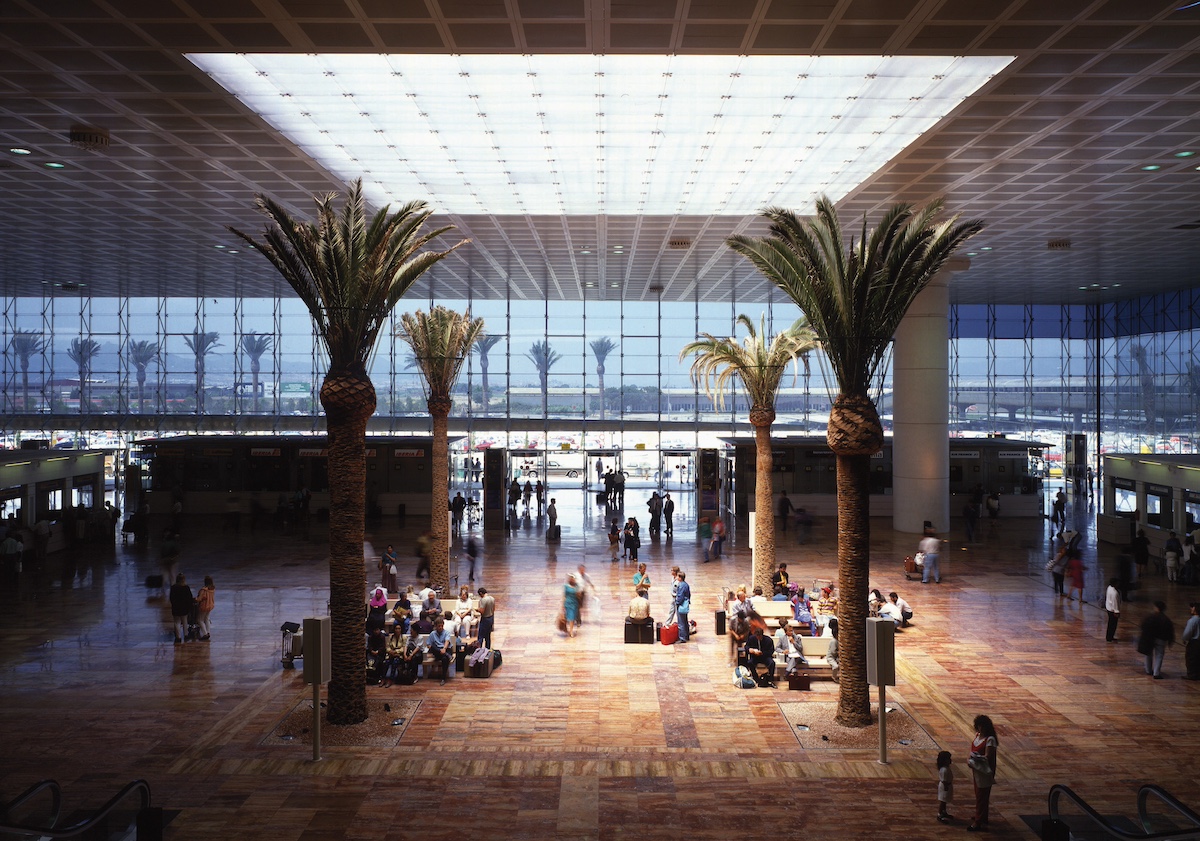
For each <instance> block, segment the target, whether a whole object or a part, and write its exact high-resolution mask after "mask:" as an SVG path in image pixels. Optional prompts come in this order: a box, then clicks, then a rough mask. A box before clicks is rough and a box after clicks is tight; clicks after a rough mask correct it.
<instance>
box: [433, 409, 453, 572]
mask: <svg viewBox="0 0 1200 841" xmlns="http://www.w3.org/2000/svg"><path fill="white" fill-rule="evenodd" d="M428 406H429V415H430V417H432V418H433V453H432V456H433V514H432V515H431V516H430V522H429V533H430V535H431V536H432V541H431V545H430V549H429V583H430V584H432V585H433V586H434V587H442V588H443V592H445V593H449V592H450V590H449V587H450V523H449V522H448V520H449V513H448V509H449V505H450V444H449V439H448V435H447V432H446V426H447V418H449V417H450V399H449V398H446V397H431V398H429V401H428Z"/></svg>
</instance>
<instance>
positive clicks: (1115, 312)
mask: <svg viewBox="0 0 1200 841" xmlns="http://www.w3.org/2000/svg"><path fill="white" fill-rule="evenodd" d="M750 272H751V270H750V269H749V268H748V267H745V266H744V265H742V264H740V263H738V262H735V261H731V262H730V265H729V268H728V273H727V278H726V281H725V283H724V284H723V285H722V287H723V288H725V289H728V290H731V291H729V292H728V294H709V295H707V296H702V295H701V294H700V293H699V292H697V291H693V292H692V293H691V298H690V299H689V300H682V301H681V300H662V299H661V293H652V292H651V293H648V292H643V293H641V294H639V296H638V298H637V300H624V299H623V298H622V297H620V296H619V294H618V293H619V292H620V289H619V288H618V289H615V290H610V289H609V288H608V287H607V286H605V287H600V286H599V285H593V286H589V287H587V288H585V289H584V290H583V296H582V298H581V299H578V300H556V299H551V298H548V297H547V296H545V295H544V294H543V295H539V296H537V297H529V296H521V295H518V294H515V293H510V295H509V297H508V298H504V299H496V298H495V297H483V296H481V297H479V298H474V297H468V298H466V299H458V298H456V299H447V298H445V297H444V296H439V295H438V294H437V291H436V290H434V289H430V288H428V287H426V288H423V289H422V290H420V291H419V293H418V294H417V295H414V296H413V297H410V298H408V299H405V300H404V301H403V302H402V303H401V306H400V307H399V308H398V310H399V311H401V312H402V311H414V310H416V309H424V308H427V307H428V306H429V305H430V304H432V303H439V304H444V305H446V306H449V307H452V308H454V309H458V310H465V309H467V308H468V307H469V308H470V309H471V312H472V314H473V315H476V316H480V317H482V318H484V319H485V321H486V324H487V334H488V335H489V337H490V339H489V343H488V344H487V346H486V347H482V346H481V347H480V348H477V350H476V352H474V353H472V355H471V357H470V359H469V360H468V361H467V364H466V366H465V368H464V376H463V377H462V379H461V381H460V383H459V386H458V389H457V391H456V393H455V395H454V398H455V399H454V408H453V413H452V417H453V418H454V419H456V420H457V422H458V423H459V424H465V425H466V428H467V429H468V430H469V431H470V434H471V436H472V446H478V445H481V444H486V443H487V442H489V441H491V442H493V443H496V444H502V445H506V446H512V447H518V448H520V447H528V448H536V449H541V450H546V449H549V450H557V449H560V448H562V447H563V446H564V445H565V446H566V447H567V448H570V449H573V450H576V449H577V450H583V449H605V448H612V449H623V450H632V449H635V448H637V446H638V445H639V444H640V445H642V446H643V447H645V448H647V449H651V450H656V449H660V448H661V449H694V448H695V447H697V446H716V445H717V444H716V442H718V440H719V439H720V438H722V437H728V436H731V435H748V434H749V429H748V426H747V424H746V410H747V407H746V404H745V401H744V399H743V398H742V396H741V395H740V394H737V393H734V394H731V395H728V396H727V399H726V401H725V403H724V406H723V407H722V406H720V405H718V404H716V403H715V402H714V401H713V400H712V399H710V398H709V397H708V396H707V395H706V394H705V393H704V391H703V389H700V388H697V387H696V386H695V385H694V384H693V383H692V382H691V380H690V378H689V375H688V370H689V365H690V361H689V360H686V359H685V360H680V359H679V351H680V349H681V348H682V347H683V346H684V345H685V344H687V343H688V342H690V341H692V340H693V339H695V338H696V337H697V336H698V335H699V334H701V333H712V334H714V335H719V336H721V335H724V336H728V335H731V334H732V332H733V331H734V321H735V318H736V316H737V315H738V314H739V313H743V312H744V313H745V314H746V315H748V316H750V317H751V318H752V319H754V320H755V321H756V322H757V320H758V318H759V317H760V315H762V314H765V315H766V317H767V322H768V330H769V331H773V330H775V329H779V328H783V327H785V326H788V325H790V324H791V323H792V322H793V321H794V320H795V319H796V318H797V317H798V316H799V315H800V313H799V311H798V310H797V309H796V307H795V306H794V305H792V304H791V303H790V302H788V301H784V300H781V297H780V296H778V295H777V294H776V295H773V296H772V297H770V298H768V299H767V300H765V301H755V302H754V303H747V304H742V303H739V302H738V300H737V296H736V294H734V292H733V291H732V290H737V289H738V288H739V287H746V286H750V285H751V281H752V280H753V278H752V277H751V274H750ZM624 283H625V284H626V285H627V284H628V279H626V281H624ZM678 283H680V279H679V276H678V270H677V273H676V275H674V276H664V277H663V278H662V282H661V284H659V283H647V289H648V290H654V289H658V288H662V287H664V286H665V287H666V288H675V284H678ZM492 286H494V284H489V285H488V287H489V288H491V287H492ZM1198 312H1200V290H1190V291H1187V292H1181V293H1174V294H1171V295H1161V296H1156V297H1151V298H1144V299H1136V300H1130V301H1122V302H1118V303H1111V304H1099V303H1094V304H1077V305H1063V306H1045V305H1036V306H983V305H979V306H976V305H970V306H967V305H963V306H956V307H954V308H952V310H951V312H950V315H949V318H950V335H951V341H950V347H949V354H950V372H951V383H950V407H949V419H950V424H951V430H952V434H954V435H960V436H979V435H996V434H1003V435H1006V436H1009V437H1014V438H1025V439H1034V440H1040V441H1044V442H1046V443H1049V444H1052V445H1055V448H1056V449H1053V450H1051V451H1050V452H1049V458H1048V463H1047V465H1046V469H1047V471H1048V472H1050V471H1052V470H1053V469H1054V468H1055V464H1054V462H1055V460H1056V459H1061V457H1062V445H1063V442H1064V440H1065V436H1066V435H1070V434H1084V435H1086V436H1088V457H1089V460H1094V459H1095V457H1096V454H1097V452H1103V451H1114V452H1115V451H1134V452H1159V453H1191V452H1194V451H1195V448H1196V446H1197V438H1198V435H1200V430H1198V429H1197V416H1198V406H1200V317H1198V315H1197V313H1198ZM397 323H398V318H395V317H394V318H393V319H392V327H393V328H394V327H395V325H396V324H397ZM0 347H2V348H3V356H2V361H0V365H2V368H0V376H2V379H3V389H2V392H0V416H3V417H4V418H5V429H6V430H9V431H12V430H29V432H30V434H44V433H46V432H48V431H53V430H59V429H66V430H71V429H74V430H81V429H91V430H106V429H110V430H124V429H136V430H139V431H142V432H154V431H179V430H184V429H187V428H188V427H189V424H192V428H197V426H196V424H197V418H198V416H201V415H202V416H205V417H206V422H205V426H206V427H208V428H214V429H223V428H228V429H230V430H242V431H275V430H274V428H273V426H272V424H273V423H276V424H277V421H276V420H275V419H279V418H287V417H290V416H302V417H305V416H306V417H309V418H315V416H316V414H318V413H319V412H320V405H319V402H318V400H317V389H318V388H319V387H320V381H321V376H322V374H323V371H324V370H325V361H324V359H323V358H322V353H321V348H320V344H319V342H318V341H317V338H316V336H315V335H314V333H313V328H312V322H311V320H310V318H309V316H308V313H307V311H306V310H305V308H304V307H303V305H301V303H300V302H299V300H297V299H296V298H295V297H293V296H290V295H288V296H286V297H284V296H281V297H277V298H235V299H213V298H166V297H150V296H144V297H132V298H90V297H87V296H86V295H82V296H67V295H60V296H52V297H45V298H33V297H21V298H16V297H7V298H0ZM826 370H827V366H825V365H823V364H822V361H821V357H820V354H814V355H813V358H812V359H811V365H810V368H809V370H808V371H805V369H804V368H801V369H800V371H799V376H798V378H797V379H796V380H795V381H793V380H792V378H791V377H790V376H789V377H788V378H786V379H785V381H784V385H783V389H782V390H781V394H780V399H779V404H778V411H779V420H778V421H777V429H778V430H779V431H780V432H783V431H793V432H795V431H801V430H803V431H810V432H816V433H820V432H821V431H823V429H824V424H825V419H826V416H827V412H828V407H829V402H830V393H829V391H830V388H831V384H830V383H827V379H826V376H825V372H826ZM371 373H372V377H373V379H374V381H375V384H376V389H377V391H378V398H379V401H378V402H379V409H378V415H379V416H381V417H382V418H385V419H386V423H387V424H390V428H391V429H393V430H408V431H414V430H419V428H420V425H421V419H423V418H424V417H425V416H426V412H425V398H424V392H423V390H422V385H421V380H420V377H419V375H418V374H417V372H416V370H415V369H414V368H413V366H412V360H411V357H410V354H409V352H408V350H407V346H405V345H404V344H403V343H402V342H398V341H394V340H392V338H391V337H390V336H387V337H385V339H384V340H383V341H382V342H381V344H380V349H379V351H378V352H377V354H376V356H375V358H374V359H373V360H372V363H371ZM889 391H890V380H888V381H885V383H884V390H883V394H882V395H880V397H881V402H880V405H881V407H882V409H883V414H884V421H885V425H890V423H889V421H890V417H889V416H888V413H889V409H888V407H889V406H890V394H889ZM220 418H226V419H227V420H224V421H222V420H219V419H220ZM460 428H461V427H460Z"/></svg>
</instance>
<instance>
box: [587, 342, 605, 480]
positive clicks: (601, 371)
mask: <svg viewBox="0 0 1200 841" xmlns="http://www.w3.org/2000/svg"><path fill="white" fill-rule="evenodd" d="M596 379H597V380H599V381H600V420H604V415H605V411H604V366H603V365H597V366H596ZM584 475H587V471H586V470H585V471H584Z"/></svg>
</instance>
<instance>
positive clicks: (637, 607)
mask: <svg viewBox="0 0 1200 841" xmlns="http://www.w3.org/2000/svg"><path fill="white" fill-rule="evenodd" d="M653 585H654V582H653V581H652V580H651V578H650V572H649V570H647V569H646V565H645V564H642V563H639V564H638V568H637V571H636V572H635V573H634V574H633V598H631V599H630V600H629V609H628V611H627V612H626V615H625V621H626V622H627V623H629V624H634V625H649V624H652V623H653V622H654V619H653V617H652V616H651V615H650V588H651V587H652V586H653ZM667 606H668V611H667V617H666V619H665V620H664V621H663V623H662V624H663V626H664V627H669V626H671V625H677V626H678V628H679V637H678V638H677V639H676V640H675V643H676V644H687V642H688V641H689V640H690V639H691V636H692V630H691V624H692V620H691V609H692V586H691V585H690V584H689V583H688V581H687V573H686V572H684V571H683V570H682V569H680V568H679V567H678V566H673V567H671V594H670V597H669V598H668V600H667Z"/></svg>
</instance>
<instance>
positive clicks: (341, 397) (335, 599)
mask: <svg viewBox="0 0 1200 841" xmlns="http://www.w3.org/2000/svg"><path fill="white" fill-rule="evenodd" d="M321 405H322V406H324V407H325V415H326V432H327V436H328V465H329V614H330V618H331V629H330V631H331V637H332V640H331V658H330V660H331V664H330V665H331V675H330V677H331V680H330V683H329V700H328V707H327V711H326V713H327V714H326V718H327V719H328V721H329V723H330V724H358V723H359V722H361V721H365V720H366V718H367V686H366V675H365V672H364V657H365V654H364V646H363V637H364V634H365V633H366V627H365V622H364V616H363V597H364V595H365V593H366V587H367V583H366V571H365V567H364V563H363V517H364V509H363V505H364V504H365V501H366V472H367V464H366V461H367V459H366V449H365V446H366V443H365V442H366V434H367V420H368V419H369V418H370V417H371V415H372V414H373V413H374V411H375V387H374V386H373V385H371V381H370V379H368V378H367V376H366V375H365V373H363V372H352V371H333V370H330V372H329V373H328V374H327V375H326V377H325V382H324V383H322V385H321Z"/></svg>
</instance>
